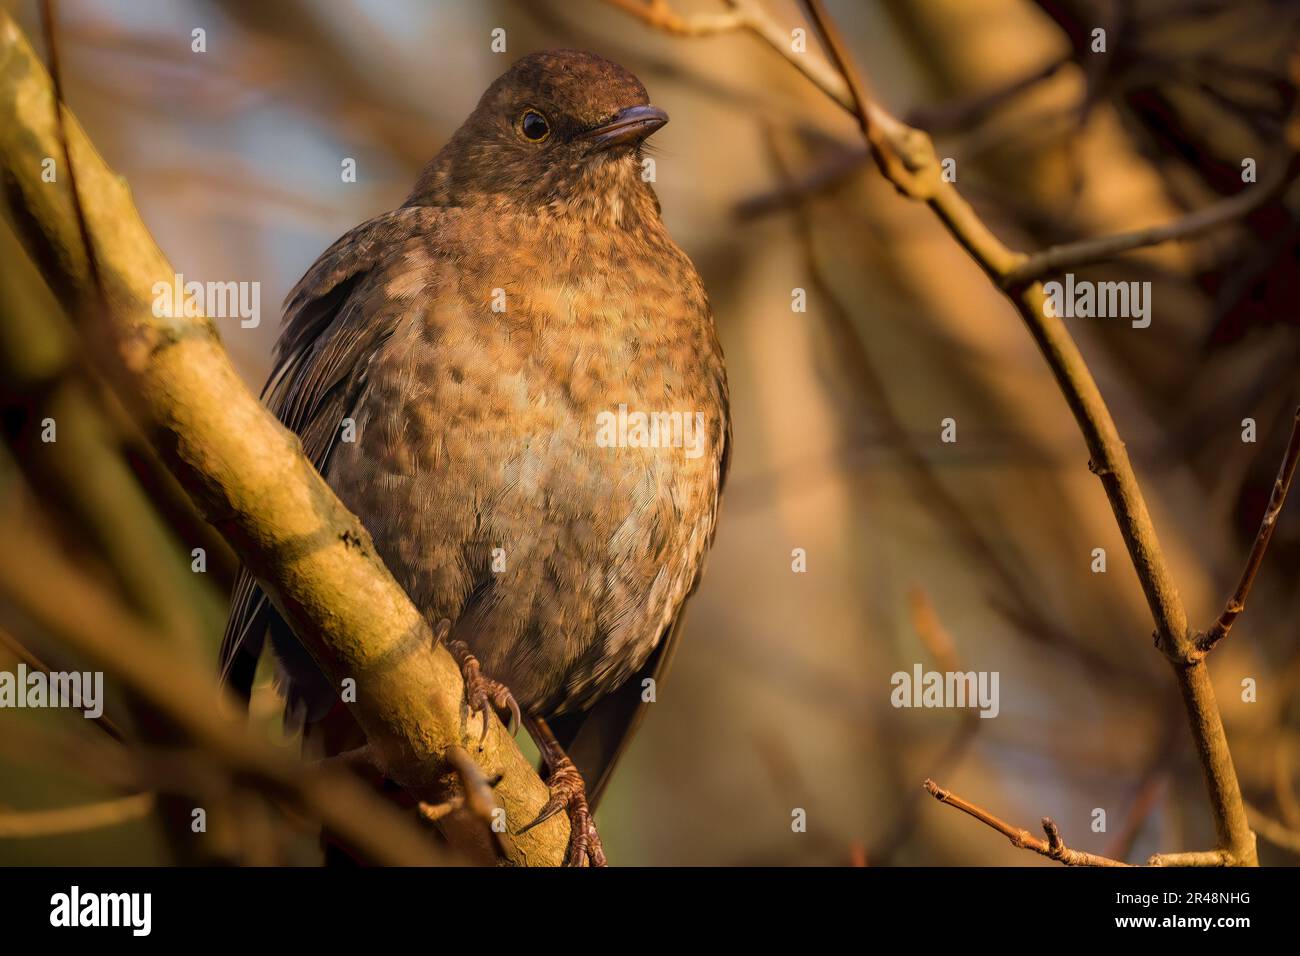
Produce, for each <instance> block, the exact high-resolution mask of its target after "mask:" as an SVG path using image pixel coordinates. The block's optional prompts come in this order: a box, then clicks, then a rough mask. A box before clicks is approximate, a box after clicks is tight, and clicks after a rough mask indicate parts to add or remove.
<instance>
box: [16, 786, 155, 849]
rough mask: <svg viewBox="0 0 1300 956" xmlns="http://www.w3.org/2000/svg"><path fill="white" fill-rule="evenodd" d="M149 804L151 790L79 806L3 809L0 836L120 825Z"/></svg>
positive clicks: (138, 816) (150, 807) (141, 815)
mask: <svg viewBox="0 0 1300 956" xmlns="http://www.w3.org/2000/svg"><path fill="white" fill-rule="evenodd" d="M153 805H154V795H153V794H152V793H135V794H131V795H130V796H127V797H118V798H117V799H115V800H103V801H101V802H99V803H88V804H85V805H83V806H79V807H60V808H59V809H57V810H21V811H19V810H15V811H9V812H3V813H0V839H6V840H12V839H34V838H37V837H48V836H61V835H65V834H68V833H80V832H82V831H83V830H98V829H102V828H103V827H115V826H120V825H121V824H123V823H130V822H132V821H134V820H140V819H142V818H144V817H146V816H148V815H149V813H150V812H151V811H152V810H153Z"/></svg>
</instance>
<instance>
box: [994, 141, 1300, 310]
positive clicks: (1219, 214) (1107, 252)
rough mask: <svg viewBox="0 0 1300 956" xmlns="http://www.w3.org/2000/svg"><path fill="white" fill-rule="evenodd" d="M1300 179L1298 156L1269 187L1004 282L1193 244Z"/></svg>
mask: <svg viewBox="0 0 1300 956" xmlns="http://www.w3.org/2000/svg"><path fill="white" fill-rule="evenodd" d="M1298 174H1300V156H1296V155H1295V154H1292V155H1291V156H1290V158H1289V159H1288V160H1287V162H1286V163H1285V164H1284V165H1283V166H1281V167H1280V168H1279V170H1278V172H1277V173H1275V174H1274V175H1273V177H1272V178H1271V179H1270V180H1269V181H1267V182H1265V183H1260V184H1258V185H1252V186H1249V187H1247V188H1245V189H1243V190H1242V191H1241V192H1239V193H1237V194H1236V195H1235V196H1229V197H1228V198H1227V199H1221V200H1219V201H1218V202H1216V203H1214V204H1212V205H1209V206H1206V207H1205V208H1204V209H1197V210H1195V211H1194V212H1190V213H1188V214H1187V215H1185V216H1183V217H1181V218H1179V219H1175V220H1173V221H1172V222H1166V223H1161V224H1160V225H1158V226H1148V227H1147V228H1145V229H1137V230H1134V231H1133V232H1122V233H1118V234H1116V235H1113V236H1099V237H1097V238H1095V239H1083V240H1080V241H1079V242H1072V243H1069V244H1067V245H1061V246H1052V247H1051V248H1050V249H1044V250H1043V251H1042V252H1036V253H1034V254H1033V255H1031V256H1029V257H1028V258H1027V259H1025V260H1024V262H1022V263H1021V264H1020V265H1019V266H1018V267H1016V268H1015V269H1013V270H1012V271H1011V272H1010V274H1008V275H1007V276H1005V277H1004V278H1003V280H1002V282H1003V284H1004V285H1005V286H1006V287H1008V288H1015V287H1016V286H1019V285H1023V284H1025V283H1029V282H1033V281H1034V280H1035V279H1040V278H1043V277H1044V276H1047V275H1050V274H1053V273H1059V272H1064V271H1067V270H1069V269H1071V268H1074V267H1076V266H1083V265H1089V264H1091V263H1095V262H1104V261H1106V260H1108V259H1113V258H1115V257H1116V256H1118V255H1121V254H1122V253H1125V252H1131V251H1133V250H1134V249H1141V248H1145V247H1147V246H1157V245H1160V244H1161V243H1163V242H1169V241H1171V240H1174V239H1192V238H1194V237H1196V236H1199V235H1201V234H1202V233H1206V232H1209V231H1211V230H1213V229H1217V228H1218V227H1219V226H1223V225H1226V224H1228V223H1230V222H1235V221H1236V220H1238V219H1242V218H1244V217H1245V216H1247V215H1249V214H1250V213H1251V212H1254V211H1255V210H1256V209H1259V208H1260V207H1262V206H1263V205H1265V204H1266V203H1268V202H1269V201H1270V200H1272V199H1275V198H1276V197H1278V196H1280V195H1281V194H1282V193H1283V192H1284V191H1285V190H1286V187H1287V186H1288V185H1290V184H1291V183H1292V182H1293V181H1294V180H1295V178H1296V176H1297V175H1298Z"/></svg>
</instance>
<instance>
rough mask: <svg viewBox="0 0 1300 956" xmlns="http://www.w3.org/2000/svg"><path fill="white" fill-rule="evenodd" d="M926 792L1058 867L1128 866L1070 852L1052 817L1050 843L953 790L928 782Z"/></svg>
mask: <svg viewBox="0 0 1300 956" xmlns="http://www.w3.org/2000/svg"><path fill="white" fill-rule="evenodd" d="M924 787H925V789H926V790H927V791H928V792H929V794H930V796H932V797H934V798H935V799H936V800H938V801H939V802H940V803H946V804H948V806H950V807H956V808H957V809H958V810H960V811H961V812H962V813H966V814H969V815H970V816H972V817H974V818H975V819H976V820H978V821H980V823H983V824H984V825H985V826H987V827H991V828H993V829H994V830H997V831H998V832H999V833H1001V834H1002V835H1003V836H1004V837H1006V838H1007V839H1008V840H1010V841H1011V845H1012V846H1015V847H1019V848H1021V849H1022V850H1033V851H1034V852H1035V853H1038V854H1041V855H1042V856H1045V857H1047V858H1048V859H1049V860H1056V861H1057V862H1058V863H1064V864H1065V865H1066V866H1128V865H1129V864H1128V863H1124V862H1122V861H1120V860H1112V859H1111V858H1110V857H1105V856H1098V855H1097V854H1095V853H1085V852H1084V851H1083V850H1071V849H1070V848H1069V847H1067V846H1066V845H1065V841H1064V840H1062V839H1061V832H1060V830H1059V829H1057V826H1056V824H1055V823H1053V822H1052V818H1051V817H1043V832H1044V833H1046V834H1047V839H1046V840H1042V839H1039V838H1038V837H1036V836H1034V835H1033V834H1032V833H1030V832H1029V831H1028V830H1023V829H1021V828H1019V827H1013V826H1012V825H1011V824H1009V823H1007V822H1006V821H1005V820H1000V819H998V818H997V817H995V816H994V815H993V814H991V813H989V812H988V811H987V810H985V809H984V808H983V807H980V806H977V805H976V804H973V803H971V802H969V801H967V800H963V799H962V798H961V797H959V796H957V795H956V794H955V793H953V792H952V791H950V790H945V789H943V787H941V786H939V785H938V784H937V783H935V782H934V781H933V780H929V779H927V780H926V781H925V783H924Z"/></svg>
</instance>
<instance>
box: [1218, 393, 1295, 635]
mask: <svg viewBox="0 0 1300 956" xmlns="http://www.w3.org/2000/svg"><path fill="white" fill-rule="evenodd" d="M1298 461H1300V408H1297V409H1296V413H1295V420H1294V421H1293V422H1292V423H1291V440H1290V441H1288V442H1287V446H1286V454H1284V455H1283V456H1282V465H1281V467H1279V468H1278V472H1277V478H1276V479H1275V480H1274V482H1273V493H1272V494H1271V495H1270V496H1269V499H1268V507H1267V508H1265V509H1264V517H1263V519H1262V520H1261V521H1260V523H1259V531H1258V533H1257V534H1256V535H1255V543H1254V545H1252V546H1251V549H1250V556H1249V557H1248V558H1247V559H1246V567H1245V568H1244V569H1242V572H1241V579H1240V580H1239V581H1238V582H1237V590H1235V591H1234V592H1232V597H1230V598H1228V603H1227V605H1226V606H1225V607H1224V609H1223V613H1222V614H1220V615H1219V619H1218V620H1217V621H1215V622H1214V623H1213V624H1212V625H1211V626H1210V629H1209V630H1208V631H1206V632H1205V633H1204V634H1203V635H1201V638H1200V640H1199V641H1198V642H1197V643H1198V646H1199V647H1200V649H1201V650H1202V651H1204V652H1209V651H1211V650H1213V649H1214V646H1215V645H1216V644H1218V643H1219V641H1221V640H1223V639H1224V638H1225V637H1227V636H1228V632H1229V631H1231V630H1232V625H1233V624H1235V623H1236V621H1237V618H1238V617H1240V616H1241V612H1242V611H1244V610H1246V598H1248V597H1249V596H1250V589H1251V588H1252V587H1253V586H1254V584H1255V576H1256V575H1257V574H1258V573H1259V569H1260V566H1261V565H1262V564H1263V563H1264V552H1265V551H1267V550H1268V543H1269V541H1271V540H1272V538H1273V529H1274V528H1275V527H1277V518H1278V515H1280V514H1281V513H1282V505H1284V504H1285V503H1286V495H1287V492H1288V491H1290V489H1291V482H1292V480H1293V479H1294V478H1295V472H1296V463H1297V462H1298Z"/></svg>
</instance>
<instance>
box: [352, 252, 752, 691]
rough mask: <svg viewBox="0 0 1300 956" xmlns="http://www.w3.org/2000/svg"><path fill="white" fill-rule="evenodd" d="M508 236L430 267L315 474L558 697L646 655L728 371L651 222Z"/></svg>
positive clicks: (497, 658) (534, 684)
mask: <svg viewBox="0 0 1300 956" xmlns="http://www.w3.org/2000/svg"><path fill="white" fill-rule="evenodd" d="M515 239H516V241H515V242H514V243H513V244H512V245H511V246H510V247H509V248H508V249H504V250H503V251H502V252H501V254H500V255H497V256H490V257H489V256H484V257H478V258H473V259H471V258H468V257H462V258H460V260H459V261H457V262H455V264H454V268H444V269H440V270H437V271H434V272H431V273H430V274H429V275H427V276H425V277H423V279H422V282H421V290H420V292H419V293H418V295H417V296H413V297H411V299H410V300H409V301H410V302H411V306H410V313H411V314H410V317H409V319H408V320H406V321H404V322H403V323H401V325H400V326H399V327H398V329H397V331H396V332H395V333H394V335H393V336H392V337H391V338H390V339H389V340H388V341H387V342H386V343H385V345H384V346H383V348H382V349H381V350H380V352H378V353H377V354H376V355H375V356H374V357H373V359H372V360H371V362H370V365H369V368H368V369H367V388H366V393H365V396H364V399H363V401H362V407H361V408H360V409H359V411H358V415H357V425H358V432H359V434H358V436H357V438H356V440H355V441H354V442H353V443H351V444H349V445H344V446H340V449H339V451H338V452H336V454H335V457H334V459H333V461H332V463H331V470H330V476H329V477H330V480H331V483H333V484H334V485H335V487H336V488H337V489H338V490H339V492H340V494H341V495H342V496H343V498H344V500H345V501H346V502H347V503H348V504H349V505H350V506H351V507H352V508H353V509H354V510H356V511H357V513H358V514H359V515H360V516H361V518H362V520H363V521H364V522H365V523H366V524H367V526H368V528H369V530H370V531H371V534H372V536H373V537H374V539H375V542H376V546H377V547H378V548H379V549H380V552H381V554H382V555H383V556H384V558H385V561H386V562H387V563H388V564H389V567H390V568H391V569H392V570H393V571H394V573H395V574H396V575H397V576H398V578H399V580H400V581H401V582H402V583H403V585H404V586H405V587H406V588H407V590H408V593H410V594H411V597H412V598H413V599H414V600H415V601H416V602H417V604H418V605H419V606H421V607H422V608H424V609H425V611H426V613H428V614H429V616H430V617H432V618H438V617H443V616H445V617H450V618H452V619H453V621H454V622H455V630H456V634H457V636H459V637H461V638H462V639H464V640H466V641H468V642H469V643H470V646H471V647H472V648H473V649H474V650H475V652H476V653H477V654H478V656H479V657H480V659H481V660H482V661H483V664H484V667H485V669H487V670H488V672H489V673H493V674H494V676H497V677H499V678H500V679H503V680H505V681H507V683H509V684H510V685H511V686H512V688H513V689H514V692H515V694H516V696H517V697H518V698H519V700H520V701H521V703H523V704H524V705H525V706H531V707H533V708H535V709H538V710H540V711H542V712H556V711H564V710H569V709H574V708H575V707H582V706H586V705H588V704H589V703H590V702H592V701H593V700H594V699H595V698H596V697H598V696H600V694H602V693H604V692H607V691H608V690H610V689H612V688H613V687H614V686H616V685H617V684H618V683H620V682H621V681H622V680H623V679H625V678H626V677H627V676H628V675H629V674H631V673H632V672H633V671H634V670H635V669H636V668H637V667H638V666H640V664H641V663H642V662H643V661H644V659H645V657H646V656H648V654H649V653H650V651H651V650H652V649H653V647H654V645H655V642H656V641H657V640H658V639H659V636H660V634H661V633H662V632H663V630H664V628H665V627H666V626H667V625H668V624H669V623H671V621H672V619H673V618H674V617H675V615H676V613H677V612H678V610H679V609H680V605H681V603H682V601H683V600H684V598H685V595H686V593H687V592H688V590H689V588H690V587H691V585H692V584H693V582H694V580H695V577H696V575H697V573H698V570H699V565H700V563H701V562H702V560H703V555H704V550H705V548H706V547H707V544H708V541H709V539H710V537H711V535H712V530H713V523H714V519H715V515H716V506H717V495H718V485H719V481H720V466H721V456H722V452H723V449H722V445H723V442H724V440H725V434H726V414H727V412H726V385H725V376H724V373H723V371H722V361H721V355H720V352H719V351H718V347H717V340H716V336H715V334H714V331H713V326H712V320H711V317H710V316H709V313H708V307H707V300H706V299H705V297H704V294H703V289H702V286H701V285H700V282H699V279H698V276H696V274H695V271H694V269H693V268H692V267H691V266H690V263H689V261H688V260H686V258H685V256H684V255H682V254H681V253H680V251H678V250H676V247H671V248H666V247H665V246H664V242H663V237H659V236H654V237H649V238H647V237H639V238H638V237H622V236H618V237H610V236H603V237H601V236H595V237H590V236H574V235H570V234H563V235H552V236H550V237H548V238H547V239H546V240H545V241H539V239H540V237H537V236H530V235H528V234H527V230H522V229H521V230H519V232H518V233H517V234H516V236H515ZM669 245H671V243H669ZM398 279H399V277H397V276H394V277H390V279H389V281H398Z"/></svg>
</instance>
